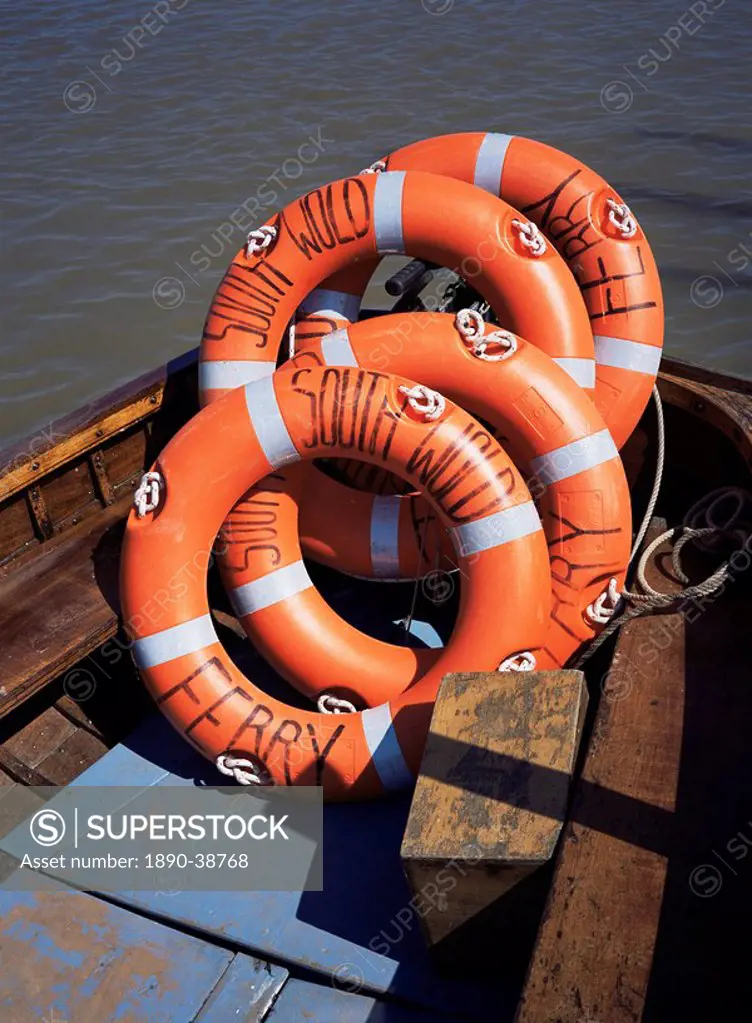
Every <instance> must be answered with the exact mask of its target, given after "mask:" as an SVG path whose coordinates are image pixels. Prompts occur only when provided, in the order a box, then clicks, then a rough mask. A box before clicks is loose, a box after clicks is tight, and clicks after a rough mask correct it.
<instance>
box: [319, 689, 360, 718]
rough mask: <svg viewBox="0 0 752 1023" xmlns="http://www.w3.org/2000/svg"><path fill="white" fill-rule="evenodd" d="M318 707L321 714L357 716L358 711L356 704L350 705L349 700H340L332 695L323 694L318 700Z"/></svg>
mask: <svg viewBox="0 0 752 1023" xmlns="http://www.w3.org/2000/svg"><path fill="white" fill-rule="evenodd" d="M316 706H317V707H318V709H319V713H320V714H356V713H357V711H358V708H357V707H356V706H355V704H354V703H350V701H349V700H340V698H339V697H338V696H334V695H333V694H332V693H321V694H320V696H319V698H318V700H316Z"/></svg>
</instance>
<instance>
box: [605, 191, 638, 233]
mask: <svg viewBox="0 0 752 1023" xmlns="http://www.w3.org/2000/svg"><path fill="white" fill-rule="evenodd" d="M606 205H607V206H608V219H609V223H611V224H613V226H614V227H615V228H616V230H617V231H618V232H619V234H620V235H621V236H622V238H634V236H635V235H636V234H637V221H636V219H635V215H634V213H633V212H632V211H631V209H630V208H629V206H627V204H626V203H625V202H617V201H616V199H606Z"/></svg>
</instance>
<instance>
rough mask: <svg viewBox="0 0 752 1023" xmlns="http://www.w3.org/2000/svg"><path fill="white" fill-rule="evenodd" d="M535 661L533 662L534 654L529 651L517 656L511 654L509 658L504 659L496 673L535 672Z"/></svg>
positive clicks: (523, 651)
mask: <svg viewBox="0 0 752 1023" xmlns="http://www.w3.org/2000/svg"><path fill="white" fill-rule="evenodd" d="M536 664H537V661H536V660H535V654H533V653H531V652H530V651H529V650H522V651H521V652H520V653H518V654H512V656H511V657H507V658H505V659H504V660H503V661H502V662H501V664H500V665H499V667H498V668H497V669H496V670H497V671H535V666H536Z"/></svg>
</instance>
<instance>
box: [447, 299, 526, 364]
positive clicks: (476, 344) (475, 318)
mask: <svg viewBox="0 0 752 1023" xmlns="http://www.w3.org/2000/svg"><path fill="white" fill-rule="evenodd" d="M454 325H455V327H456V328H457V330H458V331H459V333H460V337H461V338H462V340H463V342H464V343H465V344H466V345H467V347H468V348H469V349H470V351H471V352H472V353H473V355H474V356H475V357H476V358H478V359H483V361H484V362H501V361H502V360H503V359H508V358H509V356H510V355H514V353H515V352H516V351H517V338H516V337H515V336H514V334H510V333H509V332H508V331H506V330H493V331H491V333H490V334H486V333H485V320H484V319H483V317H482V316H481V314H480V313H479V312H478V310H477V309H460V311H459V312H458V313H457V315H456V316H455V318H454ZM489 345H498V346H499V347H500V348H501V351H500V352H495V353H490V352H489V351H488V348H489Z"/></svg>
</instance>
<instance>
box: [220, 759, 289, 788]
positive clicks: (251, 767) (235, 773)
mask: <svg viewBox="0 0 752 1023" xmlns="http://www.w3.org/2000/svg"><path fill="white" fill-rule="evenodd" d="M214 766H215V767H216V768H217V770H218V771H219V772H220V773H221V774H224V775H226V776H227V777H228V778H234V779H235V781H236V782H237V783H238V784H239V785H273V784H274V780H273V778H272V776H271V775H270V774H269V772H268V771H267V769H266V768H265V767H264V766H263V764H262V763H261V762H260V761H257V760H251V759H250V758H249V757H235V756H233V755H232V754H230V753H220V754H219V756H218V757H217V759H216V760H215V761H214Z"/></svg>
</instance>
